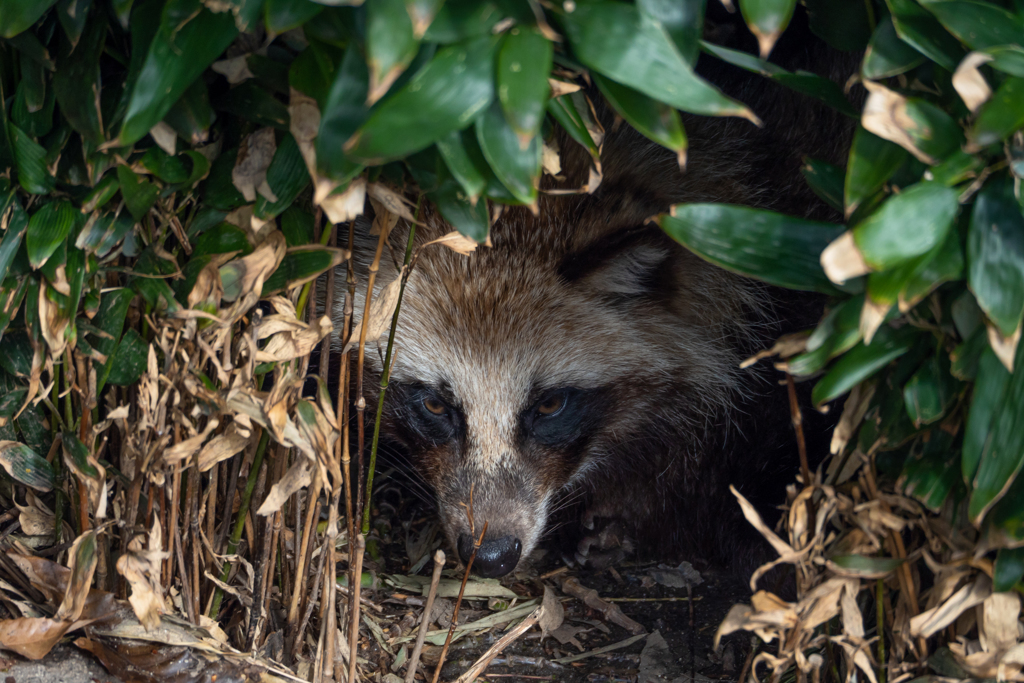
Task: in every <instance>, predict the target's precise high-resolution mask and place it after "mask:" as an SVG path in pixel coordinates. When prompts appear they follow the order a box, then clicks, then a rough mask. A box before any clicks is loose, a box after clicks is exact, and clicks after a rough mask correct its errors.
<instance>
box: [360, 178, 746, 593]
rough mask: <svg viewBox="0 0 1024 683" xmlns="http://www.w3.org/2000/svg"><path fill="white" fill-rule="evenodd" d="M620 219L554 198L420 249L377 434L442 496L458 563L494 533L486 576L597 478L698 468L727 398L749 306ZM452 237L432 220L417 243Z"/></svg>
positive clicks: (730, 281)
mask: <svg viewBox="0 0 1024 683" xmlns="http://www.w3.org/2000/svg"><path fill="white" fill-rule="evenodd" d="M631 221H632V218H631V219H630V221H627V223H626V224H623V225H616V224H609V223H607V222H605V221H597V220H595V219H594V218H593V214H592V212H589V211H585V210H582V209H580V207H579V205H578V203H576V201H575V200H571V199H568V198H564V199H559V200H556V199H552V200H548V201H547V203H542V210H541V213H540V215H539V216H537V217H534V216H532V215H531V214H530V213H529V212H527V211H525V210H512V211H510V212H508V213H506V215H505V217H503V219H502V220H500V221H499V222H498V223H497V224H496V225H495V226H494V227H493V228H492V232H491V238H492V241H493V246H492V247H490V248H486V247H481V248H480V249H478V250H477V251H476V253H474V254H472V255H470V256H468V257H467V256H463V255H459V254H456V253H454V252H452V251H450V250H448V249H446V248H444V247H442V246H430V247H427V248H426V249H425V250H424V251H423V252H421V255H420V257H419V260H418V263H417V265H416V268H415V270H414V271H413V273H412V275H411V277H410V278H409V280H408V284H407V288H406V292H405V298H404V300H403V304H402V311H401V315H400V321H399V325H398V333H397V337H396V349H397V350H396V356H395V361H394V365H393V368H392V375H391V381H390V386H389V388H388V391H387V395H386V403H385V409H384V415H383V422H384V429H385V433H386V436H387V438H388V439H389V440H390V441H391V443H392V444H393V445H396V446H398V447H400V448H401V449H403V450H404V451H406V452H407V453H408V454H409V455H410V457H411V458H412V459H413V462H414V463H415V465H416V467H417V469H418V470H419V471H420V473H421V474H422V475H423V476H424V478H425V479H426V480H427V481H428V482H429V483H430V484H431V485H432V486H433V488H434V489H435V491H436V494H437V500H438V504H439V513H440V517H441V520H442V524H443V526H444V529H445V532H446V534H447V537H448V539H449V541H450V543H451V545H452V546H453V547H455V548H457V549H458V551H459V554H460V556H461V557H462V559H463V561H467V560H468V558H469V555H470V553H471V551H472V545H473V541H474V535H477V536H478V535H479V534H480V532H481V529H482V528H483V525H484V523H485V522H486V523H487V532H486V536H485V538H484V543H483V544H482V546H481V547H480V549H479V551H478V553H477V556H476V559H475V561H474V565H473V566H474V569H475V570H476V571H477V572H479V573H481V574H483V575H485V576H499V575H502V574H506V573H508V572H510V571H512V570H513V569H514V568H515V567H516V565H517V563H518V562H519V560H520V559H521V558H522V557H525V556H526V555H528V554H529V553H530V552H531V550H533V549H534V548H535V547H536V545H537V543H538V541H539V540H540V538H541V536H542V534H543V533H544V531H545V526H546V523H547V521H548V518H549V515H550V513H551V511H552V509H553V508H554V507H555V506H556V505H558V503H559V500H560V499H561V498H562V497H563V496H565V495H566V494H567V493H568V492H570V491H574V490H577V489H583V490H584V491H585V490H586V489H587V488H588V485H590V483H591V482H592V481H593V479H594V475H595V474H599V473H602V471H605V472H606V471H607V470H608V469H609V468H612V469H615V470H620V471H622V472H623V474H624V476H626V475H627V474H630V475H639V476H646V477H648V478H649V479H650V480H651V481H652V482H653V480H654V478H656V477H657V476H658V475H659V473H660V471H661V469H663V468H664V466H665V458H666V457H668V456H667V455H666V454H668V455H671V457H673V459H674V464H673V465H672V466H673V467H680V466H682V467H684V468H685V467H688V466H689V465H688V462H689V461H693V462H694V463H695V462H696V459H697V458H698V456H699V449H698V448H696V447H695V445H696V444H697V443H699V441H700V439H701V432H702V429H706V425H707V423H708V421H709V420H710V419H712V417H711V416H713V415H715V414H717V413H719V412H721V411H722V410H724V409H725V407H726V406H727V405H728V403H729V402H730V397H731V395H732V393H733V392H734V390H735V388H736V386H737V374H736V372H737V371H736V367H737V358H738V356H737V351H736V350H735V347H736V336H737V335H738V334H741V332H740V330H739V329H738V326H737V325H738V324H737V323H736V321H737V320H740V319H741V318H743V317H744V315H743V314H742V313H741V311H740V309H742V308H744V307H745V306H748V305H750V304H751V302H752V299H751V297H752V295H751V293H750V292H749V291H748V290H746V289H745V288H744V287H743V286H742V285H739V286H738V285H737V279H736V278H734V277H733V276H731V275H728V274H726V273H724V272H723V271H720V270H718V269H716V268H713V267H711V266H709V265H708V264H706V263H705V262H703V261H701V260H700V259H698V258H696V257H695V256H693V255H692V254H690V253H689V252H688V251H686V250H684V249H682V248H680V247H678V245H675V244H674V243H672V242H671V241H670V240H668V239H667V238H666V237H665V236H664V235H663V234H662V233H661V232H660V230H658V229H657V227H656V226H655V227H644V226H643V225H642V224H641V223H633V222H631ZM450 230H451V227H450V226H448V225H447V224H445V223H444V222H443V220H441V219H440V218H439V217H433V218H428V220H427V225H426V226H425V227H420V228H417V235H416V238H417V239H416V242H417V243H419V244H422V243H425V242H426V241H428V240H430V239H433V238H435V237H438V236H440V235H442V234H444V233H446V232H448V231H450ZM393 239H394V241H395V242H396V243H397V242H398V239H404V237H401V236H398V238H393ZM380 277H381V281H382V282H383V283H386V282H388V281H389V279H390V278H392V277H394V274H393V273H391V274H383V275H382V276H380ZM360 305H361V304H360V303H359V302H357V307H358V306H360ZM375 357H376V362H378V363H379V355H378V354H376V353H372V352H368V353H367V358H368V359H371V358H375ZM666 444H668V446H667V447H666ZM680 453H682V456H681V457H677V456H679V454H680ZM690 464H692V463H690ZM470 511H471V512H472V522H471V520H470V516H469V513H470Z"/></svg>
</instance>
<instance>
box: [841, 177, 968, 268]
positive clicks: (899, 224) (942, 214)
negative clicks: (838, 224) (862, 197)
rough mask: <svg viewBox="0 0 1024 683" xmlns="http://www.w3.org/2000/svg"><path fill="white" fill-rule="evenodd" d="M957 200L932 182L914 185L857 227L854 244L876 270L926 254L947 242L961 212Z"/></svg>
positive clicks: (953, 194) (943, 187) (956, 194)
mask: <svg viewBox="0 0 1024 683" xmlns="http://www.w3.org/2000/svg"><path fill="white" fill-rule="evenodd" d="M958 196H959V195H958V193H957V191H956V190H954V189H952V188H949V187H946V186H944V185H940V184H938V183H935V182H928V181H925V182H921V183H918V184H916V185H913V186H911V187H909V188H907V189H906V190H904V191H903V192H902V193H900V194H898V195H895V196H893V197H890V198H889V199H888V200H886V202H885V203H884V204H883V205H882V207H881V208H880V209H879V210H877V211H875V213H873V214H872V215H871V216H869V217H868V218H866V219H865V220H864V221H862V222H861V223H860V224H859V225H857V226H856V227H855V228H854V229H853V239H854V242H855V243H856V244H857V248H858V249H859V250H860V252H861V254H862V255H863V257H864V260H865V261H867V263H868V264H869V265H870V266H871V267H872V268H874V269H876V270H885V269H887V268H890V267H891V266H894V265H897V264H899V263H902V262H904V261H907V260H909V259H911V258H914V257H915V256H920V255H922V254H925V253H927V252H929V251H931V250H932V249H934V248H935V247H936V246H938V245H939V244H941V243H942V241H943V240H945V239H946V235H947V234H948V233H949V230H950V228H951V227H952V225H953V220H954V219H955V218H956V214H957V211H958V210H959V208H960V204H959V201H958Z"/></svg>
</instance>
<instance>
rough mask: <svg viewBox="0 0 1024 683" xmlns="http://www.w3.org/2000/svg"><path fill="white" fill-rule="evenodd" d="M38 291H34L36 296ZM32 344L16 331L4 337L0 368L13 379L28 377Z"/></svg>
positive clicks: (19, 331) (24, 335)
mask: <svg viewBox="0 0 1024 683" xmlns="http://www.w3.org/2000/svg"><path fill="white" fill-rule="evenodd" d="M38 295H39V290H38V289H37V290H36V296H38ZM32 355H33V352H32V342H31V341H30V340H29V338H28V335H27V334H26V333H25V332H24V331H21V330H17V331H14V332H12V333H11V334H8V335H7V336H6V337H4V352H3V353H0V367H2V368H3V369H4V370H5V371H6V372H7V374H9V375H11V376H13V377H26V378H27V377H28V376H29V375H30V374H31V373H32Z"/></svg>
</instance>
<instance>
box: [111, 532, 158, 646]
mask: <svg viewBox="0 0 1024 683" xmlns="http://www.w3.org/2000/svg"><path fill="white" fill-rule="evenodd" d="M169 556H170V553H167V552H165V551H164V550H163V541H162V533H161V529H160V521H159V520H154V522H153V528H152V529H151V530H150V532H149V537H148V544H147V543H146V537H145V536H143V535H142V534H139V535H137V536H135V538H133V539H132V540H131V541H130V542H129V543H128V552H126V553H125V554H124V555H121V557H119V558H118V559H117V572H118V573H119V574H121V575H122V576H123V577H124V578H125V580H126V581H128V584H129V585H130V586H131V589H132V593H131V595H130V596H128V602H129V603H131V606H132V609H133V610H134V611H135V616H137V617H138V618H139V621H140V622H141V623H142V625H143V627H144V628H145V629H146V630H147V631H149V630H151V629H154V628H156V627H157V626H158V625H159V624H160V615H161V614H162V613H163V611H164V594H163V585H162V584H161V582H160V568H161V564H162V562H163V561H164V560H165V559H167V558H168V557H169Z"/></svg>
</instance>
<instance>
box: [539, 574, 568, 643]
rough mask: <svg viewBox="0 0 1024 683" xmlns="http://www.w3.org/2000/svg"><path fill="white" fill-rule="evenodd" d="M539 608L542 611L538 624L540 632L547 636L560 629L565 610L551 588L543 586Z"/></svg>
mask: <svg viewBox="0 0 1024 683" xmlns="http://www.w3.org/2000/svg"><path fill="white" fill-rule="evenodd" d="M541 607H542V608H543V609H542V611H541V613H540V621H539V622H538V623H539V624H540V630H541V632H542V633H543V634H544V635H548V634H550V633H551V632H552V631H555V630H557V629H558V628H559V627H561V625H562V622H563V621H565V608H564V607H562V603H561V601H560V600H559V599H558V596H557V595H555V591H553V590H552V589H551V586H547V585H545V586H544V599H543V600H541Z"/></svg>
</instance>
